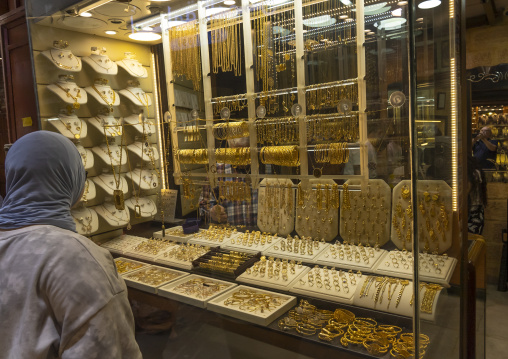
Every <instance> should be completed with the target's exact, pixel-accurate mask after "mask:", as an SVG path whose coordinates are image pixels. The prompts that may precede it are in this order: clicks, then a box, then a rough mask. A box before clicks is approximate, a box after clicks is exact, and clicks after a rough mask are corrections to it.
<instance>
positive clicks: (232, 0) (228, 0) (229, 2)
mask: <svg viewBox="0 0 508 359" xmlns="http://www.w3.org/2000/svg"><path fill="white" fill-rule="evenodd" d="M224 5H228V6H230V5H236V1H235V0H224Z"/></svg>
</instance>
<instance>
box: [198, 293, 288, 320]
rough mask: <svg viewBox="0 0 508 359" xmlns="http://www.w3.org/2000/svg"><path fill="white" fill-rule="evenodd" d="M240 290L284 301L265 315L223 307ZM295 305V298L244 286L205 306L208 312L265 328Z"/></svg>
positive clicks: (232, 307)
mask: <svg viewBox="0 0 508 359" xmlns="http://www.w3.org/2000/svg"><path fill="white" fill-rule="evenodd" d="M242 289H248V290H253V291H255V292H258V293H266V294H270V295H276V296H278V297H280V298H282V299H283V300H284V302H283V303H282V305H281V306H280V307H279V308H277V309H275V310H274V311H272V312H268V311H267V312H265V313H259V314H256V313H249V312H244V311H241V310H239V309H236V308H235V307H236V306H226V305H224V301H225V300H226V299H227V298H229V297H230V296H231V295H232V294H233V293H235V292H237V291H239V290H242ZM295 305H296V297H293V296H289V295H285V294H280V293H274V292H269V291H267V290H262V289H257V288H252V287H246V286H242V285H241V286H238V287H235V288H232V289H230V290H229V291H227V292H226V293H224V294H222V295H220V296H218V297H216V298H214V299H212V300H210V301H209V302H208V304H207V309H209V310H210V311H212V312H215V313H220V314H225V315H229V316H230V317H233V318H237V319H241V320H245V321H247V322H250V323H254V324H258V325H262V326H267V325H269V324H270V323H271V322H273V321H274V320H275V319H277V318H278V317H280V316H281V315H282V314H284V313H285V312H287V311H288V310H289V309H291V308H293V307H294V306H295Z"/></svg>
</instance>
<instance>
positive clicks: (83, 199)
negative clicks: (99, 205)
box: [81, 179, 90, 203]
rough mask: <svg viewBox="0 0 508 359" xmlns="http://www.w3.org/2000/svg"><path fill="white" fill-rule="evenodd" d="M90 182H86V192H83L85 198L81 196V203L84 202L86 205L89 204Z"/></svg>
mask: <svg viewBox="0 0 508 359" xmlns="http://www.w3.org/2000/svg"><path fill="white" fill-rule="evenodd" d="M89 181H90V180H88V179H87V180H86V181H85V190H84V191H83V196H81V201H83V202H84V203H87V202H88V198H87V197H88V189H89V188H90V182H89Z"/></svg>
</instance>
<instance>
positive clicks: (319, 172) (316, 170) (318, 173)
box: [313, 168, 323, 178]
mask: <svg viewBox="0 0 508 359" xmlns="http://www.w3.org/2000/svg"><path fill="white" fill-rule="evenodd" d="M313 174H314V177H316V178H319V177H321V175H322V174H323V171H322V170H321V168H314V171H313Z"/></svg>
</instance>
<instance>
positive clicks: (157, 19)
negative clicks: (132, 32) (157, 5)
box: [132, 15, 165, 29]
mask: <svg viewBox="0 0 508 359" xmlns="http://www.w3.org/2000/svg"><path fill="white" fill-rule="evenodd" d="M164 20H165V15H156V16H152V17H149V18H148V19H144V20H140V21H136V22H135V23H133V24H132V27H133V28H135V29H142V28H144V27H151V26H154V25H158V24H160V23H161V22H162V21H164Z"/></svg>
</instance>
